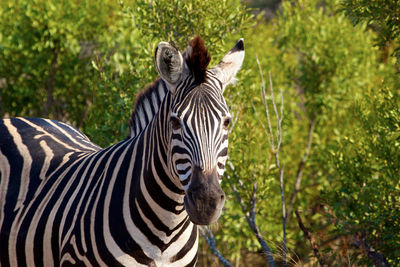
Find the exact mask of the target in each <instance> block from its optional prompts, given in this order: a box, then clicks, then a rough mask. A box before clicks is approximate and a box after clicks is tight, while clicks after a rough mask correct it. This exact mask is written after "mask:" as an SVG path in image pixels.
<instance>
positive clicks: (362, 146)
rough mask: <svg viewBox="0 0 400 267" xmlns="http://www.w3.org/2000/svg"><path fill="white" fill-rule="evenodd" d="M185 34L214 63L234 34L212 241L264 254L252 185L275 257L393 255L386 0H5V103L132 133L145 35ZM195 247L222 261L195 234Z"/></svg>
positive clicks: (396, 243)
mask: <svg viewBox="0 0 400 267" xmlns="http://www.w3.org/2000/svg"><path fill="white" fill-rule="evenodd" d="M196 34H200V35H201V36H202V37H203V39H204V40H205V43H206V45H207V46H208V48H209V51H210V53H211V55H212V62H211V65H214V64H216V63H218V60H220V59H221V58H222V56H223V55H224V54H225V53H226V51H228V50H229V49H230V48H231V47H232V46H233V45H234V44H235V42H236V41H237V40H238V39H239V38H241V37H243V38H244V40H245V49H246V57H245V62H244V65H243V67H242V69H241V71H240V72H239V73H238V76H237V78H238V82H237V83H236V84H235V85H232V86H230V87H229V88H228V89H227V90H226V91H225V98H226V100H227V102H228V105H229V106H230V108H231V113H232V114H233V115H234V126H233V129H232V132H231V134H230V137H229V138H230V139H229V142H230V147H229V164H228V166H229V167H228V168H227V172H226V175H225V177H224V180H223V182H222V186H223V188H224V190H225V192H226V194H227V201H226V204H225V208H224V212H223V215H222V216H221V218H220V219H219V221H218V223H216V224H215V225H211V226H210V229H211V230H212V233H213V235H214V241H215V242H216V247H217V248H218V250H219V251H220V252H221V254H222V255H223V256H224V257H225V258H226V259H227V260H228V261H229V262H230V263H231V264H232V265H233V266H266V265H267V259H266V254H265V253H266V252H265V249H264V250H263V249H262V247H261V245H260V243H259V240H258V239H257V238H256V235H255V234H254V232H253V231H252V228H251V227H250V225H249V223H248V221H247V219H246V214H250V213H248V212H249V211H251V207H252V199H253V198H254V199H255V200H256V203H255V209H254V218H255V223H256V225H257V227H258V229H259V233H260V234H261V235H262V237H263V239H264V241H265V242H266V244H268V247H269V248H270V250H271V253H272V257H273V259H274V261H275V262H276V263H277V265H278V266H281V265H285V264H286V265H288V266H317V265H328V266H372V265H379V264H381V263H382V262H383V263H385V264H386V263H387V264H390V265H392V266H397V265H400V178H399V177H400V109H399V104H400V97H399V94H400V78H399V60H400V57H399V55H400V53H399V47H400V37H399V36H400V35H399V34H400V3H399V2H398V1H397V0H375V1H369V0H342V1H339V0H331V1H322V0H321V1H320V0H293V1H278V0H249V1H240V0H222V1H211V0H192V1H184V0H180V1H178V0H172V1H170V0H159V1H150V0H125V1H117V0H100V1H99V0H82V1H70V0H58V1H48V0H18V1H8V0H0V115H1V117H14V116H30V117H46V118H52V119H57V120H61V121H64V122H68V123H70V124H72V125H74V126H75V127H77V128H79V129H80V130H82V131H83V132H84V133H85V134H87V135H88V136H89V137H90V138H91V140H92V141H93V142H95V143H97V144H99V145H101V146H103V147H106V146H109V145H111V144H113V143H115V142H117V141H120V140H123V139H124V138H125V137H126V136H127V135H128V126H129V117H130V113H131V112H132V108H133V105H134V102H135V97H136V95H137V93H138V92H139V91H140V90H141V89H143V88H144V87H145V86H146V85H148V84H149V83H151V82H152V81H153V80H154V79H155V77H156V76H157V73H156V71H155V68H154V64H153V54H154V49H155V47H156V45H157V44H158V43H159V42H160V41H169V42H173V43H174V44H175V45H176V46H178V47H179V48H180V49H181V51H183V50H184V49H185V47H186V45H187V43H188V41H189V40H190V39H191V37H193V36H194V35H196ZM257 62H259V64H258V63H257ZM271 83H272V85H273V86H272V87H273V89H274V95H273V96H271V93H270V87H271V86H270V84H271ZM262 88H265V90H266V94H265V95H263V93H262ZM280 94H282V97H281V96H280ZM264 96H265V97H264ZM273 102H274V103H276V105H277V110H278V114H280V108H281V107H282V123H281V129H280V130H279V129H278V126H279V125H278V123H277V120H276V118H275V115H274V114H275V113H274V109H273ZM266 104H267V108H269V113H270V115H271V119H270V123H271V127H272V134H271V133H270V131H269V126H268V120H267V116H266ZM279 136H280V137H281V145H280V148H279V150H277V149H272V148H271V146H270V140H271V138H273V140H274V142H275V145H276V143H277V139H278V138H279ZM277 152H279V154H277ZM277 155H278V156H279V162H277V161H276V156H277ZM277 163H279V164H277ZM282 170H283V173H282ZM281 174H282V175H281ZM280 178H282V179H280ZM254 182H256V183H257V188H256V189H257V190H256V191H255V197H253V195H254V194H253V185H254ZM281 187H282V190H283V196H284V200H285V211H286V216H285V217H286V218H285V222H286V225H285V227H286V236H285V239H284V238H283V218H282V217H283V215H282V198H281V190H280V188H281ZM237 196H239V197H240V199H241V202H239V201H238V197H237ZM241 204H242V206H241ZM295 211H296V212H297V214H298V216H296V215H295ZM301 225H302V226H303V227H301ZM253 228H254V227H253ZM316 252H317V253H316ZM199 257H200V258H199V262H198V266H219V265H222V263H221V262H220V261H219V260H218V259H217V257H216V256H214V254H213V253H211V250H210V249H209V246H208V244H207V243H206V242H205V240H204V239H201V242H200V250H199ZM381 266H383V265H381ZM386 266H388V265H386Z"/></svg>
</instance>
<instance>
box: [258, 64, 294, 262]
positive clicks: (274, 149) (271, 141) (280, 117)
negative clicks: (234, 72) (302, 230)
mask: <svg viewBox="0 0 400 267" xmlns="http://www.w3.org/2000/svg"><path fill="white" fill-rule="evenodd" d="M257 65H258V69H259V71H260V77H261V92H262V96H263V104H264V108H265V114H266V115H267V122H268V129H269V139H268V140H269V144H270V146H271V149H272V152H273V154H274V155H275V162H276V167H277V168H278V170H279V186H280V193H281V205H282V232H283V249H282V266H286V254H287V246H286V207H285V195H284V187H283V174H284V168H283V166H281V164H280V161H279V149H280V147H281V143H282V120H283V94H282V90H280V98H281V106H280V114H279V113H278V108H277V106H276V102H275V96H274V88H273V86H272V78H271V72H269V89H270V94H271V102H272V106H273V109H274V113H275V118H276V124H277V133H276V135H277V140H276V143H277V145H276V146H275V141H274V138H275V137H274V133H273V131H272V124H271V119H270V115H269V108H268V102H267V97H266V93H265V82H264V77H263V74H262V69H261V65H260V61H259V60H258V57H257Z"/></svg>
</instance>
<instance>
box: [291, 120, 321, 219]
mask: <svg viewBox="0 0 400 267" xmlns="http://www.w3.org/2000/svg"><path fill="white" fill-rule="evenodd" d="M314 127H315V117H313V118H312V119H311V122H310V126H309V129H308V137H307V146H306V151H305V152H304V155H303V157H302V158H301V161H300V163H299V166H298V167H297V172H296V180H295V183H294V188H293V192H292V195H291V196H290V202H289V205H288V212H287V222H289V220H290V216H291V214H292V210H293V206H294V203H295V202H296V197H297V193H298V192H299V191H300V186H301V178H302V176H303V168H304V166H305V164H306V161H307V159H308V155H309V154H310V150H311V144H312V135H313V133H314Z"/></svg>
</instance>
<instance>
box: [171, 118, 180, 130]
mask: <svg viewBox="0 0 400 267" xmlns="http://www.w3.org/2000/svg"><path fill="white" fill-rule="evenodd" d="M170 122H171V125H172V129H174V130H179V129H180V128H181V127H182V124H181V121H180V120H179V119H178V118H177V117H171V119H170Z"/></svg>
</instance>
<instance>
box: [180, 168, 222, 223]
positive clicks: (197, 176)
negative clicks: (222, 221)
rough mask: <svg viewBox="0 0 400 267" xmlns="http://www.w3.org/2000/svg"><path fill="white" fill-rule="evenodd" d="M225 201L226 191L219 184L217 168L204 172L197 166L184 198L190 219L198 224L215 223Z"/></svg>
mask: <svg viewBox="0 0 400 267" xmlns="http://www.w3.org/2000/svg"><path fill="white" fill-rule="evenodd" d="M224 203H225V193H224V191H222V188H221V186H220V184H219V181H218V173H217V170H216V169H213V170H212V171H211V172H209V173H204V172H203V171H202V170H201V169H200V168H198V167H195V168H194V169H193V171H192V177H191V180H190V185H189V188H188V190H187V191H186V195H185V198H184V204H185V209H186V212H187V213H188V215H189V218H190V220H191V221H192V222H193V223H195V224H198V225H207V224H210V223H213V222H215V221H217V220H218V218H219V216H220V215H221V211H222V207H223V206H224Z"/></svg>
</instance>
